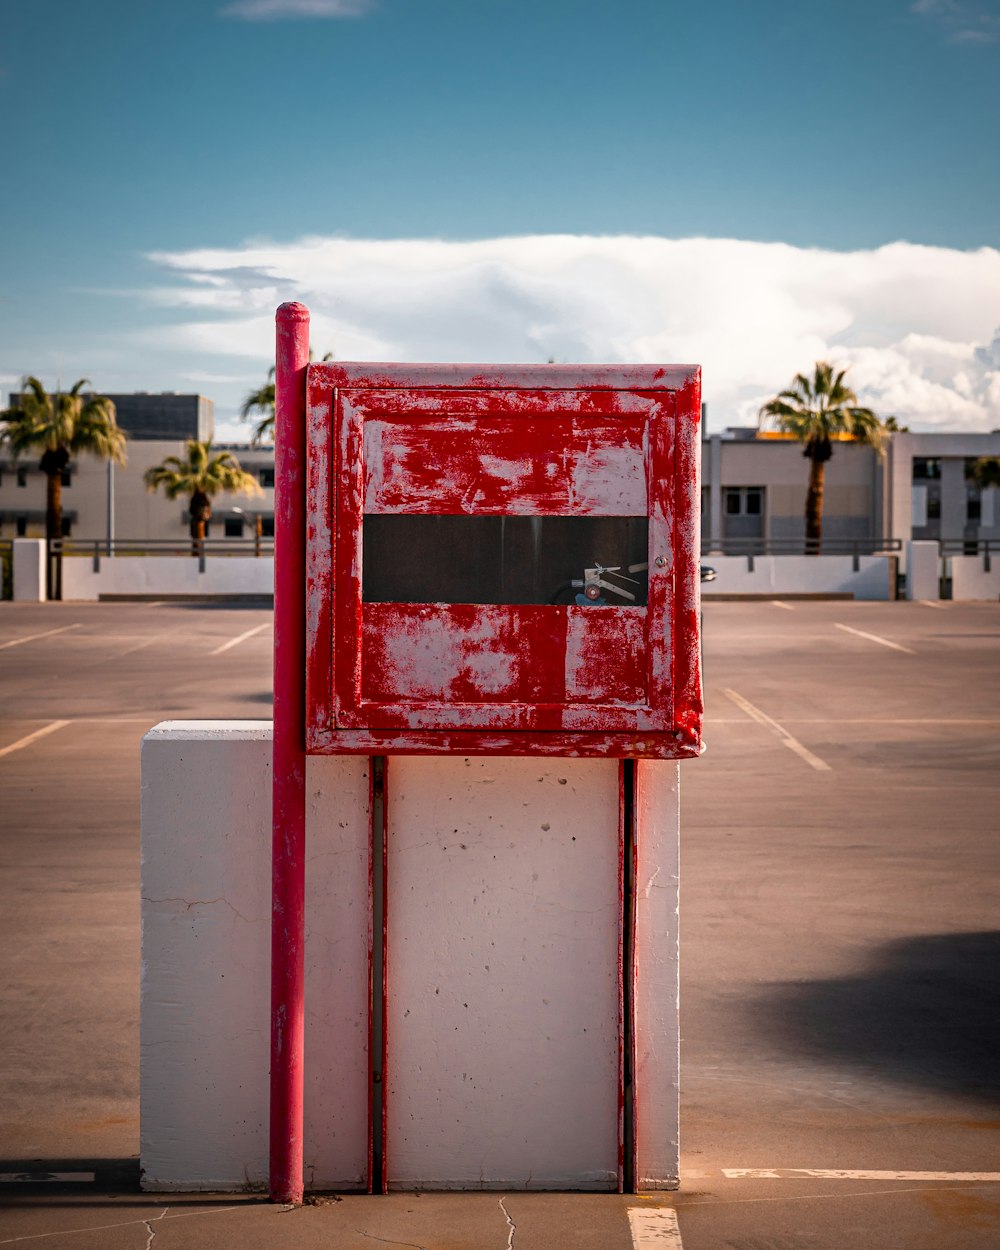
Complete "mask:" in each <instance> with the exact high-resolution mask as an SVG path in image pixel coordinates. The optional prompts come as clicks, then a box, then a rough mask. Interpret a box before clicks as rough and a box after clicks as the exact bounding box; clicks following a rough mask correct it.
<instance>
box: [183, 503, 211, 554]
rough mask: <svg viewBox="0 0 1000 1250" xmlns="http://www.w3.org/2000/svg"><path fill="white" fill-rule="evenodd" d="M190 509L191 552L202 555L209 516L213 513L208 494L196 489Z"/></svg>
mask: <svg viewBox="0 0 1000 1250" xmlns="http://www.w3.org/2000/svg"><path fill="white" fill-rule="evenodd" d="M188 511H189V513H190V516H191V554H192V555H193V556H200V555H201V554H202V552H203V551H204V550H205V532H206V527H207V525H208V518H209V517H210V516H211V515H212V505H211V504H210V503H209V501H208V496H207V495H206V494H204V493H203V492H202V491H195V493H194V494H193V495H192V496H191V504H190V507H189V509H188Z"/></svg>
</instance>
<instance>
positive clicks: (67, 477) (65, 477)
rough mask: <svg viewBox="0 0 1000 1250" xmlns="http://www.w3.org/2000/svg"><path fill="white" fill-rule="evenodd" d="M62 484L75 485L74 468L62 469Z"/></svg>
mask: <svg viewBox="0 0 1000 1250" xmlns="http://www.w3.org/2000/svg"><path fill="white" fill-rule="evenodd" d="M62 484H63V486H72V485H73V470H72V469H63V471H62Z"/></svg>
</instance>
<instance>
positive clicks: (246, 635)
mask: <svg viewBox="0 0 1000 1250" xmlns="http://www.w3.org/2000/svg"><path fill="white" fill-rule="evenodd" d="M265 629H270V623H269V622H266V621H265V623H264V624H263V625H255V626H254V627H253V629H248V630H247V631H246V632H245V633H242V634H237V635H236V637H235V638H230V639H229V641H228V642H224V643H223V644H222V646H221V647H216V648H215V650H214V651H209V653H208V654H209V655H221V654H222V653H223V651H228V650H229V648H230V647H235V646H236V645H237V644H238V643H241V642H245V641H246V640H247V639H248V638H252V637H253V636H254V634H259V633H260V632H261V631H262V630H265Z"/></svg>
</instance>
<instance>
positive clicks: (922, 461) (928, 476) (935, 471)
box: [913, 456, 941, 482]
mask: <svg viewBox="0 0 1000 1250" xmlns="http://www.w3.org/2000/svg"><path fill="white" fill-rule="evenodd" d="M913 480H914V481H915V482H939V481H940V480H941V461H940V459H938V458H937V457H932V456H914V457H913Z"/></svg>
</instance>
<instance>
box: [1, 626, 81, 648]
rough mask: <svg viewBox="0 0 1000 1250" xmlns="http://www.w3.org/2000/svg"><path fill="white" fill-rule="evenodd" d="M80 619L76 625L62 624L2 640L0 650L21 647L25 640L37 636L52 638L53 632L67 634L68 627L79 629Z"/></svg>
mask: <svg viewBox="0 0 1000 1250" xmlns="http://www.w3.org/2000/svg"><path fill="white" fill-rule="evenodd" d="M79 628H80V623H79V621H78V622H77V623H76V624H75V625H60V626H59V628H58V629H47V630H45V632H44V633H41V634H28V636H27V637H26V638H15V639H14V640H13V641H12V642H0V651H6V650H7V648H8V647H19V646H21V644H22V643H25V642H34V641H35V639H36V638H51V637H52V635H53V634H65V633H66V631H67V630H68V629H79Z"/></svg>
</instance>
